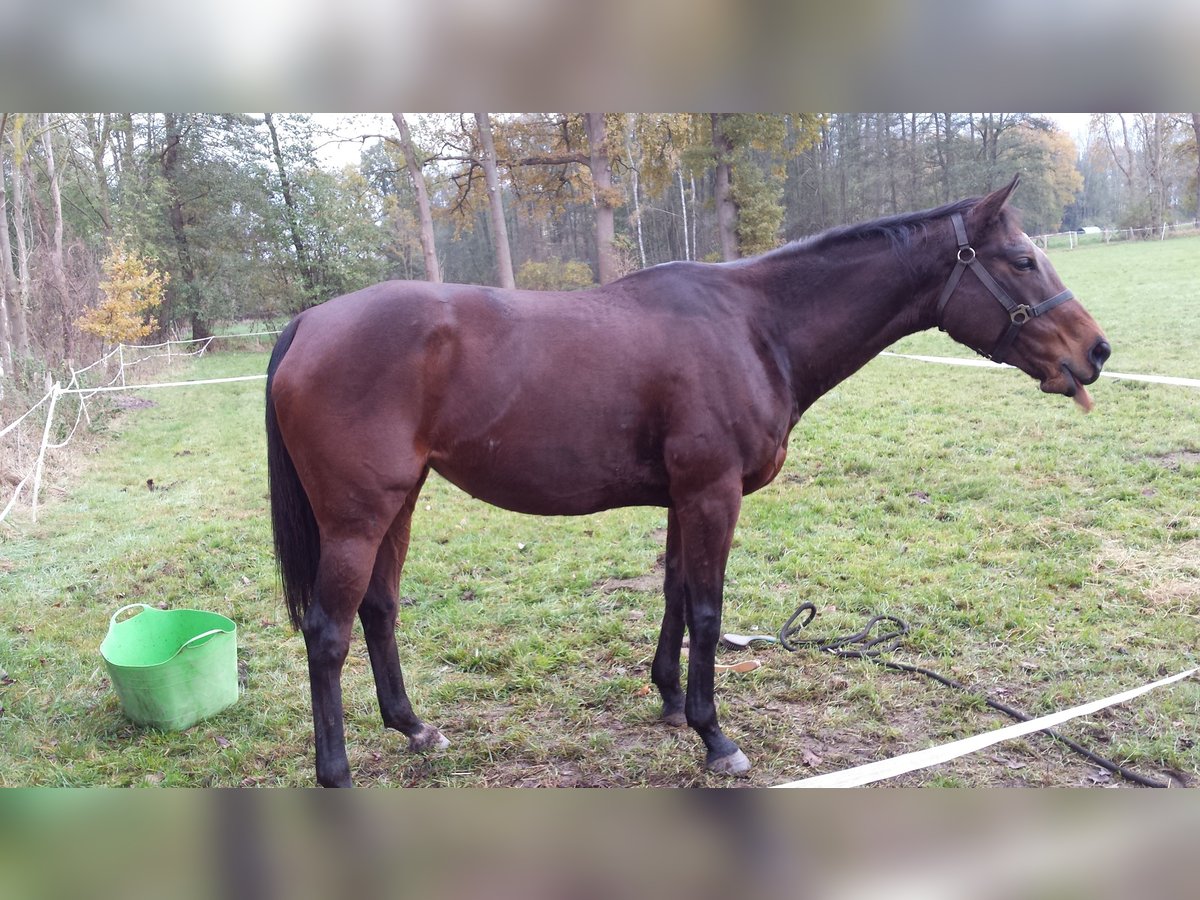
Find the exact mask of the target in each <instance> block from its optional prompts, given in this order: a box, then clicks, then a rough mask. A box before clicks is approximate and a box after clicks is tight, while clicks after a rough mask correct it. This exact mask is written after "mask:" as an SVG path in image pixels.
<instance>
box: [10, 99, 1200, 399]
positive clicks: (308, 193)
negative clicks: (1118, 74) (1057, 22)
mask: <svg viewBox="0 0 1200 900" xmlns="http://www.w3.org/2000/svg"><path fill="white" fill-rule="evenodd" d="M1198 139H1200V113H1136V114H1131V113H1125V114H1118V113H1112V114H1094V115H1092V116H1091V120H1090V126H1089V129H1088V134H1087V137H1086V141H1085V142H1084V144H1083V145H1082V146H1078V145H1077V144H1076V141H1075V140H1074V139H1073V138H1072V136H1070V135H1068V134H1067V133H1065V132H1064V131H1063V130H1061V128H1060V127H1059V126H1058V125H1057V124H1056V123H1055V121H1054V120H1053V119H1052V118H1051V117H1049V116H1044V115H1039V114H1030V113H1003V114H1000V113H963V114H958V113H874V114H868V113H841V114H816V113H791V114H748V113H703V114H695V113H676V114H651V113H636V114H634V113H627V114H619V113H540V114H500V113H491V114H488V113H464V114H415V113H393V114H388V115H385V116H357V117H344V118H341V119H336V120H335V119H334V118H333V117H331V116H318V115H307V114H290V113H289V114H284V113H252V114H210V113H93V114H87V113H84V114H64V115H57V114H46V113H0V175H2V178H0V368H2V370H3V373H2V376H0V391H3V389H4V388H5V386H6V383H7V384H9V385H16V386H19V385H20V384H21V383H23V382H24V383H34V382H37V381H38V380H39V379H42V378H44V377H45V373H46V372H48V371H54V370H62V369H63V368H64V367H66V366H69V365H70V364H72V363H78V364H85V363H87V362H89V361H91V360H92V359H95V358H97V357H98V356H99V355H100V353H101V352H102V350H103V349H104V347H105V346H106V345H112V344H113V343H116V342H118V341H126V342H131V341H137V340H140V339H143V338H149V337H159V336H176V335H178V336H195V337H203V336H206V335H208V334H210V333H212V332H213V330H214V329H215V328H217V327H218V326H220V325H222V324H224V323H230V322H233V321H238V320H247V319H254V320H258V321H279V320H281V319H283V318H285V317H286V316H288V315H290V314H292V313H295V312H297V311H299V310H301V309H304V308H306V307H308V306H311V305H313V304H316V303H320V302H323V301H325V300H327V299H329V298H331V297H334V296H337V295H339V294H342V293H346V292H349V291H352V290H355V289H357V288H360V287H363V286H365V285H367V284H370V283H372V282H376V281H380V280H384V279H389V278H415V279H430V280H441V281H456V282H470V283H480V284H494V285H501V286H513V285H515V286H518V287H528V288H542V289H568V290H569V289H573V288H579V287H583V286H586V285H589V284H594V283H597V282H600V283H603V282H608V281H611V280H613V279H616V278H619V277H621V276H622V275H624V274H626V273H628V272H630V271H633V270H636V269H639V268H642V267H645V266H650V265H655V264H657V263H661V262H665V261H668V260H676V259H694V260H706V261H721V260H732V259H736V258H738V257H741V256H747V255H753V254H756V253H760V252H763V251H765V250H769V249H771V248H773V247H776V246H778V245H780V244H782V243H784V242H787V241H791V240H796V239H798V238H802V237H804V236H806V235H809V234H813V233H816V232H819V231H822V230H824V229H826V228H829V227H832V226H835V225H839V224H844V223H848V222H853V221H860V220H864V219H869V218H875V217H878V216H885V215H890V214H893V213H900V212H906V211H909V210H915V209H922V208H927V207H932V206H936V205H939V204H941V203H945V202H948V201H950V200H954V199H958V198H961V197H966V196H977V195H980V194H982V193H984V192H986V191H988V190H990V189H992V188H994V187H997V186H999V185H1000V184H1001V183H1003V182H1005V181H1007V180H1008V179H1009V178H1011V177H1012V175H1013V173H1014V172H1020V173H1021V175H1022V186H1021V189H1020V194H1019V197H1018V198H1017V205H1018V206H1019V207H1020V208H1021V209H1022V210H1023V215H1024V225H1025V228H1026V230H1027V231H1028V232H1029V233H1030V234H1042V233H1048V232H1056V231H1060V230H1068V229H1070V230H1073V229H1077V228H1080V227H1083V226H1101V227H1119V228H1126V229H1128V228H1141V227H1157V226H1160V225H1162V224H1168V223H1176V222H1182V221H1193V220H1196V219H1198V218H1200V196H1198V185H1200V150H1198V144H1200V140H1198ZM331 150H338V151H339V153H338V157H339V159H340V160H342V161H339V162H330V161H329V160H330V158H331V154H330V151H331ZM347 153H350V154H357V160H356V161H354V160H352V159H351V160H350V161H348V162H346V161H344V160H346V159H349V157H348V156H347ZM2 396H3V394H2V393H0V397H2Z"/></svg>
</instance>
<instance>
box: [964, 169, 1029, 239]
mask: <svg viewBox="0 0 1200 900" xmlns="http://www.w3.org/2000/svg"><path fill="white" fill-rule="evenodd" d="M1020 183H1021V173H1020V172H1018V173H1017V174H1016V175H1014V176H1013V179H1012V181H1010V182H1009V183H1008V184H1007V185H1005V186H1004V187H1002V188H1000V189H999V190H997V191H992V192H991V193H990V194H988V195H987V196H986V197H984V198H983V199H982V200H980V201H979V202H978V203H976V204H975V206H974V208H973V209H972V210H971V213H970V216H971V219H973V220H974V222H975V224H976V225H977V226H981V227H984V228H986V227H987V226H989V225H991V224H992V223H993V222H995V221H996V219H997V218H998V217H999V215H1000V211H1001V210H1002V209H1004V205H1005V204H1006V203H1008V198H1009V196H1011V195H1012V192H1013V191H1015V190H1016V189H1017V185H1018V184H1020Z"/></svg>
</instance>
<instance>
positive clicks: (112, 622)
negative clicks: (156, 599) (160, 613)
mask: <svg viewBox="0 0 1200 900" xmlns="http://www.w3.org/2000/svg"><path fill="white" fill-rule="evenodd" d="M138 607H141V608H142V609H144V610H145V609H154V607H153V606H150V605H149V604H148V603H130V604H128V605H127V606H122V607H121V608H120V609H118V610H117V611H116V612H115V613H113V614H112V618H111V619H110V620H109V625H110V626H112V625H116V624H117V616H119V615H120V614H121V613H123V612H125V611H126V610H130V609H137V608H138ZM132 618H133V616H130V617H129V619H132ZM129 619H126V620H125V621H126V622H128V621H129Z"/></svg>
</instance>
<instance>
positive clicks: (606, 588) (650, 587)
mask: <svg viewBox="0 0 1200 900" xmlns="http://www.w3.org/2000/svg"><path fill="white" fill-rule="evenodd" d="M662 580H663V577H662V574H661V573H656V572H650V573H649V574H647V575H637V576H635V577H634V578H605V579H604V580H603V581H597V582H596V583H595V584H594V585H593V587H594V588H595V589H596V590H598V591H600V592H602V593H605V594H612V593H614V592H616V591H634V592H636V593H641V594H649V593H657V592H658V591H661V590H662Z"/></svg>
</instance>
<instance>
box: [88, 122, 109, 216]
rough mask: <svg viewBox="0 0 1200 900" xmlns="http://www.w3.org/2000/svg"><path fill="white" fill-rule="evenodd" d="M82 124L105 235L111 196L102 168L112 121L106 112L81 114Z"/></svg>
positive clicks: (105, 173)
mask: <svg viewBox="0 0 1200 900" xmlns="http://www.w3.org/2000/svg"><path fill="white" fill-rule="evenodd" d="M82 119H83V126H84V129H85V130H86V131H87V136H88V149H89V150H91V151H92V169H93V171H94V172H95V173H96V197H97V202H98V203H99V206H100V209H99V212H100V221H101V224H102V225H103V227H104V234H105V235H106V236H107V235H108V234H110V233H111V232H112V197H111V196H110V195H109V191H108V173H107V171H106V170H105V168H104V156H105V154H106V153H107V152H108V143H109V140H110V139H111V138H112V121H111V120H110V119H109V116H108V113H99V114H97V115H92V114H91V113H84V114H83V115H82Z"/></svg>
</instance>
